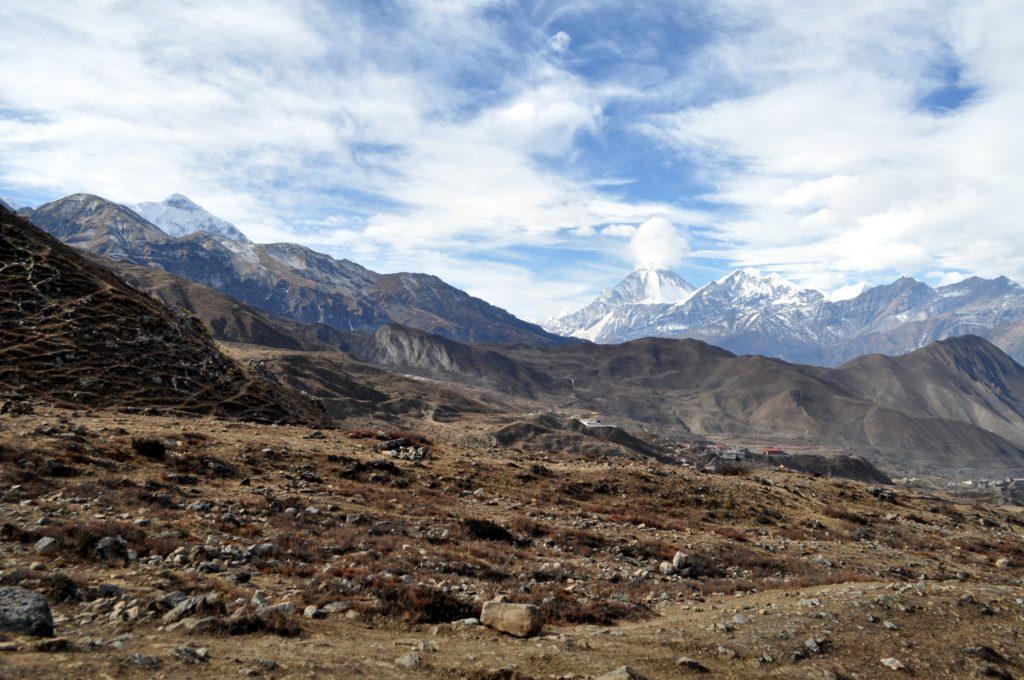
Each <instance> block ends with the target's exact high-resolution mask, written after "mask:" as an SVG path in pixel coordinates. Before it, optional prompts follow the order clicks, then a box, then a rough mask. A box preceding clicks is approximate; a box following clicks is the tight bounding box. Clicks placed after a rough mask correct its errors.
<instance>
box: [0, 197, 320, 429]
mask: <svg viewBox="0 0 1024 680" xmlns="http://www.w3.org/2000/svg"><path fill="white" fill-rule="evenodd" d="M0 334H2V336H3V343H2V344H0V390H2V391H4V392H6V393H11V394H16V395H21V396H34V397H43V398H46V399H51V400H54V401H58V402H67V403H74V404H82V405H88V406H93V407H108V406H121V407H139V408H142V407H147V408H148V407H151V408H156V409H167V410H175V411H183V412H190V413H211V414H216V415H222V416H229V417H237V418H245V419H251V420H258V421H272V422H313V421H317V420H319V419H320V417H321V412H320V409H319V406H318V405H315V404H314V403H313V402H311V401H310V400H308V399H306V398H304V397H300V396H299V395H297V394H295V393H293V392H292V391H290V390H287V389H284V388H282V387H280V386H277V385H274V384H272V383H270V382H267V381H266V380H262V379H259V378H254V377H252V376H251V375H249V374H248V373H247V372H246V371H245V370H244V369H242V367H241V366H239V365H238V364H237V363H235V362H233V361H232V360H230V359H228V358H227V357H226V356H224V355H223V354H222V353H221V352H220V351H219V350H218V349H217V348H216V346H215V345H214V343H213V340H212V339H211V338H210V336H209V335H208V334H207V333H206V331H205V329H204V328H203V327H202V324H201V323H200V322H199V321H198V320H196V319H195V318H194V317H192V316H190V315H187V314H184V313H179V312H175V311H172V310H170V309H168V308H167V307H165V306H164V305H162V304H161V303H159V302H158V301H156V300H154V299H152V298H149V297H147V296H144V295H141V294H140V293H138V292H137V291H135V290H133V289H132V288H131V287H129V286H128V285H127V284H125V283H124V282H123V281H121V280H120V279H118V278H117V277H116V276H114V275H112V274H111V273H109V272H107V271H105V270H103V269H101V268H99V267H97V266H96V265H94V264H92V263H91V262H88V261H87V260H85V259H84V258H82V257H81V256H80V255H78V254H77V253H75V252H74V251H73V250H72V249H71V248H69V247H67V246H65V245H63V244H62V243H60V242H59V241H57V240H55V239H53V238H52V237H50V236H48V235H46V234H44V233H43V232H42V231H40V230H39V229H37V228H36V227H34V226H33V225H31V224H30V223H29V222H28V221H26V220H24V219H22V218H20V217H17V216H15V215H14V214H13V213H11V212H9V211H6V210H2V211H0Z"/></svg>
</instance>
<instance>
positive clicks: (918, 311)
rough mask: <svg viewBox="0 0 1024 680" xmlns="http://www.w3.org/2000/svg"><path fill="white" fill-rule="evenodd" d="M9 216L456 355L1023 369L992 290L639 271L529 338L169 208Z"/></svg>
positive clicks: (421, 294) (1018, 320)
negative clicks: (668, 342) (868, 357)
mask: <svg viewBox="0 0 1024 680" xmlns="http://www.w3.org/2000/svg"><path fill="white" fill-rule="evenodd" d="M19 214H22V215H23V216H27V217H29V218H30V219H31V220H32V221H33V222H34V223H35V224H37V225H38V226H40V227H41V228H43V229H44V230H46V231H48V232H49V233H51V234H52V235H54V236H56V237H57V238H59V239H60V240H62V241H64V242H65V243H68V244H70V245H72V246H75V247H76V248H79V249H81V250H84V251H86V252H89V253H92V254H95V255H100V256H103V257H106V258H110V259H116V260H121V261H126V262H131V263H134V264H138V265H142V266H146V267H156V268H159V269H162V270H164V271H166V272H168V273H171V274H174V275H176V276H179V277H181V278H184V279H188V280H190V281H193V282H195V283H199V284H201V285H203V286H207V287H209V288H212V289H215V290H218V291H221V292H223V293H225V294H227V295H229V296H230V297H232V298H235V299H236V300H238V301H241V302H244V303H246V304H248V305H250V306H252V307H254V308H257V309H260V310H262V311H264V312H268V313H271V314H273V315H276V316H279V317H284V318H287V319H291V320H293V321H296V322H299V323H301V324H320V325H323V326H326V327H331V328H335V329H340V330H344V331H368V332H372V331H376V330H377V329H379V328H381V327H383V326H386V325H390V324H399V325H402V326H406V327H411V328H416V329H419V330H422V331H425V332H427V333H432V334H436V335H439V336H442V337H445V338H448V339H450V340H454V341H458V342H462V343H483V344H494V343H499V344H517V343H522V344H528V345H548V344H564V343H567V342H574V341H592V342H596V343H600V344H607V343H619V342H626V341H629V340H636V339H640V338H644V337H664V338H693V339H699V340H704V341H706V342H709V343H711V344H714V345H717V346H720V347H723V348H725V349H727V350H729V351H731V352H734V353H737V354H760V355H764V356H771V357H777V358H782V359H785V360H787V361H791V362H797V363H806V364H817V365H822V366H838V365H841V364H843V363H845V362H847V361H850V360H852V359H854V358H856V357H859V356H863V355H865V354H872V353H883V354H890V355H896V354H903V353H907V352H911V351H913V350H915V349H918V348H920V347H923V346H925V345H927V344H928V343H929V342H932V341H934V340H941V339H944V338H948V337H955V336H958V335H964V334H974V335H978V336H981V337H985V338H987V339H989V340H991V341H992V342H993V343H994V344H996V345H997V346H999V347H1001V348H1002V349H1004V350H1005V351H1006V352H1007V353H1008V354H1010V355H1011V356H1012V357H1015V358H1016V359H1018V360H1022V361H1024V288H1022V287H1021V286H1020V285H1019V284H1017V283H1015V282H1013V281H1011V280H1009V279H1007V278H1005V277H999V278H996V279H982V278H978V277H972V278H968V279H965V280H963V281H961V282H959V283H955V284H952V285H947V286H939V287H932V286H929V285H927V284H925V283H922V282H920V281H916V280H914V279H912V278H909V277H903V278H900V279H898V280H896V281H894V282H893V283H891V284H887V285H882V286H875V287H873V288H866V289H864V290H862V291H860V292H859V294H857V295H856V296H854V297H851V298H849V299H845V300H832V299H829V298H828V297H827V296H826V295H824V294H823V293H821V292H819V291H816V290H811V289H805V288H801V287H799V286H797V285H795V284H793V283H791V282H789V281H787V280H785V279H784V278H782V277H780V276H778V275H775V274H767V275H762V274H761V273H759V272H758V271H756V270H751V269H741V270H737V271H735V272H732V273H731V274H729V275H727V276H725V277H722V278H720V279H718V280H715V281H711V282H710V283H708V284H706V285H704V286H702V287H700V288H697V287H695V286H693V285H692V284H690V283H689V282H687V281H685V280H684V279H683V278H681V277H680V276H678V275H677V274H675V273H674V272H671V271H668V270H665V269H657V268H652V267H645V268H641V269H639V270H637V271H635V272H633V273H631V274H630V275H629V276H627V277H626V278H625V279H624V280H623V281H622V282H621V283H620V284H619V285H617V286H615V287H614V288H612V289H610V290H607V291H604V292H602V293H601V294H600V295H599V296H598V297H597V299H595V300H594V301H593V302H592V303H590V304H589V305H587V306H585V307H583V308H582V309H580V310H577V311H574V312H569V313H566V314H563V315H560V316H558V317H556V318H554V319H552V320H550V321H549V322H547V323H546V324H545V327H544V328H541V327H540V326H538V325H535V324H532V323H529V322H527V321H523V320H521V319H518V318H516V317H515V316H513V315H512V314H509V313H508V312H506V311H505V310H502V309H500V308H498V307H495V306H493V305H490V304H488V303H487V302H485V301H483V300H480V299H478V298H474V297H472V296H470V295H468V294H466V293H465V292H463V291H461V290H459V289H457V288H455V287H453V286H450V285H449V284H447V283H445V282H444V281H442V280H441V279H439V278H437V277H435V276H431V275H428V274H416V273H397V274H378V273H377V272H374V271H371V270H369V269H367V268H365V267H362V266H361V265H359V264H357V263H355V262H352V261H350V260H345V259H336V258H333V257H331V256H329V255H326V254H324V253H319V252H317V251H315V250H312V249H310V248H307V247H305V246H301V245H297V244H293V243H276V244H254V243H252V242H251V241H249V239H248V238H246V237H245V235H244V234H242V232H241V231H239V230H238V229H237V228H236V227H235V226H234V225H232V224H230V223H229V222H227V221H225V220H222V219H220V218H217V217H215V216H213V215H211V214H210V213H209V212H207V211H205V210H204V209H203V208H201V207H200V206H198V205H196V204H195V203H194V202H192V201H191V200H189V199H188V198H186V197H185V196H182V195H180V194H174V195H172V196H170V197H169V198H168V199H166V200H165V201H163V202H161V203H140V204H137V205H135V206H134V207H127V206H124V205H119V204H116V203H113V202H111V201H107V200H105V199H103V198H100V197H97V196H92V195H88V194H74V195H71V196H67V197H65V198H62V199H59V200H57V201H53V202H51V203H47V204H45V205H42V206H40V207H39V208H37V209H35V210H31V209H27V208H23V209H22V210H20V211H19ZM569 338H571V339H569Z"/></svg>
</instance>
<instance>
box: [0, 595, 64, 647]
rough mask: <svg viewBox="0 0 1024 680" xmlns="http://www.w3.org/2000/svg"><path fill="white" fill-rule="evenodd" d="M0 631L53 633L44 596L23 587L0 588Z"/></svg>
mask: <svg viewBox="0 0 1024 680" xmlns="http://www.w3.org/2000/svg"><path fill="white" fill-rule="evenodd" d="M0 631H4V632H8V633H21V634H23V635H39V636H44V637H51V636H52V635H53V614H51V613H50V605H49V604H47V602H46V598H44V597H43V596H42V595H40V594H39V593H34V592H32V591H31V590H26V589H24V588H17V587H15V588H0Z"/></svg>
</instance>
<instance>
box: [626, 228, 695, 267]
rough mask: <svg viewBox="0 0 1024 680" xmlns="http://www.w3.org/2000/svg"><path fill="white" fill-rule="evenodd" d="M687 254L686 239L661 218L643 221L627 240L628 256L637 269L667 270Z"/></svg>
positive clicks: (688, 245) (688, 250) (688, 247)
mask: <svg viewBox="0 0 1024 680" xmlns="http://www.w3.org/2000/svg"><path fill="white" fill-rule="evenodd" d="M689 252H690V244H689V243H687V241H686V238H685V237H684V236H683V235H682V234H681V233H679V230H678V229H677V228H676V227H675V226H674V225H673V224H672V223H671V222H669V221H668V220H666V219H665V218H663V217H652V218H651V219H649V220H646V221H644V222H643V223H642V224H641V225H640V226H638V227H637V228H636V232H635V233H634V234H633V235H632V236H631V237H630V239H629V254H630V257H631V258H632V262H633V264H634V265H636V266H638V267H643V266H652V267H659V268H669V267H672V266H674V265H676V264H679V262H681V261H682V259H683V257H685V256H686V254H687V253H689Z"/></svg>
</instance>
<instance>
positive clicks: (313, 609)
mask: <svg viewBox="0 0 1024 680" xmlns="http://www.w3.org/2000/svg"><path fill="white" fill-rule="evenodd" d="M302 615H303V616H305V617H306V618H307V619H322V618H324V612H323V611H321V610H320V608H319V607H317V606H316V605H314V604H311V605H309V606H308V607H306V608H305V609H303V610H302Z"/></svg>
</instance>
